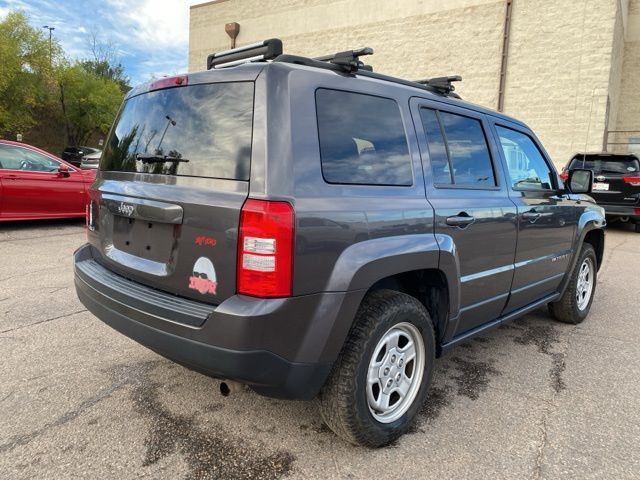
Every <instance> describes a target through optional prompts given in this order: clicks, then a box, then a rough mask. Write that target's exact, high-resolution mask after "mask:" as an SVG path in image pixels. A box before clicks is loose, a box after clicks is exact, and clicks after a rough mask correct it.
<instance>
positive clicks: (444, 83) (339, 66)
mask: <svg viewBox="0 0 640 480" xmlns="http://www.w3.org/2000/svg"><path fill="white" fill-rule="evenodd" d="M372 54H373V49H372V48H369V47H365V48H358V49H356V50H346V51H344V52H338V53H332V54H330V55H323V56H321V57H315V58H310V57H303V56H300V55H289V54H283V53H282V41H281V40H280V39H278V38H271V39H269V40H264V41H262V42H258V43H252V44H251V45H245V46H244V47H239V48H234V49H231V50H225V51H223V52H217V53H212V54H211V55H209V56H208V57H207V70H211V69H214V68H225V67H233V66H235V65H240V64H242V63H248V62H261V61H262V62H264V61H267V60H273V61H275V62H281V63H293V64H297V65H305V66H308V67H315V68H322V69H326V70H333V71H335V72H342V73H348V74H355V73H357V74H358V75H362V76H365V77H370V78H375V79H377V80H383V81H386V82H393V83H398V84H401V85H406V86H409V87H414V88H420V89H422V90H427V91H429V92H432V93H436V94H439V95H444V96H446V97H453V98H460V96H459V95H458V94H456V93H454V90H455V87H454V86H453V82H459V81H461V80H462V77H461V76H459V75H454V76H450V77H438V78H429V79H427V80H418V81H411V80H404V79H402V78H397V77H391V76H389V75H382V74H380V73H374V72H373V68H371V66H370V65H365V64H364V63H363V62H362V61H361V60H360V57H363V56H366V55H372Z"/></svg>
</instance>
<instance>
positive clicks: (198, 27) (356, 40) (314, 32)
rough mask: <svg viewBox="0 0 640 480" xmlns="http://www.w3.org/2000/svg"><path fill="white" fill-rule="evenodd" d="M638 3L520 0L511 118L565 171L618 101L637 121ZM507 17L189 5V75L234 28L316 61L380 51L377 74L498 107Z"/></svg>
mask: <svg viewBox="0 0 640 480" xmlns="http://www.w3.org/2000/svg"><path fill="white" fill-rule="evenodd" d="M639 1H640V0H572V1H570V0H514V3H513V5H514V6H513V22H512V27H511V45H510V49H509V60H508V61H509V63H508V70H507V83H506V94H505V111H506V113H508V114H511V115H513V116H516V117H518V118H520V119H522V120H524V121H525V122H527V123H528V124H529V125H531V127H532V128H533V129H534V130H535V131H536V133H537V134H538V135H539V137H540V138H541V139H542V141H543V143H544V144H545V146H546V148H547V150H548V151H549V153H550V154H551V156H552V157H553V158H554V161H555V162H556V163H557V164H558V165H563V164H564V163H565V162H566V161H567V158H568V157H569V156H570V155H571V154H572V153H573V152H574V151H577V150H582V149H584V147H585V144H586V145H587V147H588V149H592V150H600V149H601V148H602V143H603V134H604V129H605V121H606V109H607V107H606V105H607V96H608V95H609V96H612V97H613V98H612V101H611V108H610V112H611V114H612V115H610V120H609V122H610V124H611V123H612V120H611V118H613V122H614V123H615V124H616V125H618V124H619V123H620V122H622V123H629V122H632V121H633V118H635V119H636V123H637V119H638V118H639V117H638V116H636V115H638V114H637V113H636V112H634V111H633V108H632V107H631V106H628V107H625V106H624V105H625V102H626V101H618V100H617V99H618V98H625V95H628V93H626V94H625V92H628V91H629V90H633V85H632V84H631V83H630V82H629V81H627V82H626V83H625V80H626V77H625V78H623V79H622V80H620V74H619V73H618V71H619V70H620V68H621V66H623V65H624V67H622V70H623V71H624V72H625V75H626V72H627V71H629V72H631V71H633V70H634V68H638V66H637V58H638V52H637V50H634V48H637V47H634V46H633V42H632V43H629V42H628V41H627V42H622V41H621V39H622V38H623V34H621V33H620V32H621V31H627V32H628V31H629V30H630V25H628V27H627V29H626V30H625V29H624V27H623V25H624V24H625V23H633V15H634V13H633V12H634V11H636V10H637V3H638V2H639ZM627 2H628V3H629V7H628V10H629V12H628V18H627ZM504 12H505V2H504V0H449V1H448V2H442V1H441V0H401V1H395V2H390V1H388V0H284V1H275V0H262V1H258V0H224V1H218V2H210V3H208V4H204V5H201V6H194V7H192V8H191V19H190V36H189V69H190V70H201V69H203V68H204V67H205V61H206V57H207V55H208V54H209V53H211V52H215V51H219V50H225V49H227V48H229V38H228V36H227V35H226V33H225V32H224V24H225V23H227V22H233V21H235V22H238V23H240V25H241V27H240V35H239V37H238V40H237V41H238V45H243V44H247V43H251V42H255V41H258V40H262V39H265V38H269V37H279V38H281V39H282V40H283V42H284V46H285V51H287V52H288V53H297V54H302V55H310V56H314V55H321V54H325V53H331V52H334V51H340V50H344V49H348V48H355V47H360V46H370V47H373V48H374V50H375V51H376V53H375V55H374V56H373V57H370V59H367V61H368V63H371V64H372V65H373V66H374V69H375V70H376V71H378V72H382V73H387V74H391V75H398V76H401V77H404V78H409V79H417V78H424V77H430V76H440V75H448V74H460V75H462V76H463V78H464V81H463V82H462V84H461V85H460V86H459V88H458V91H459V93H460V94H461V95H462V96H463V97H464V98H465V99H467V100H469V101H472V102H475V103H479V104H481V105H485V106H488V107H490V108H495V107H496V105H497V100H498V88H499V71H500V53H501V47H502V33H503V21H504ZM623 13H624V16H623ZM628 52H630V53H628ZM633 55H635V58H636V61H635V63H634V60H633V58H631V57H633ZM630 58H631V59H630ZM623 76H624V75H623ZM636 78H639V77H636ZM636 91H637V88H636ZM638 104H640V102H637V101H636V103H635V105H636V106H637V105H638ZM627 117H629V118H630V120H627Z"/></svg>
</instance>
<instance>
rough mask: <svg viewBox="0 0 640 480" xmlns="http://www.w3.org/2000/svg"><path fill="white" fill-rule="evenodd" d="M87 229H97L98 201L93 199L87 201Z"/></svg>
mask: <svg viewBox="0 0 640 480" xmlns="http://www.w3.org/2000/svg"><path fill="white" fill-rule="evenodd" d="M87 229H88V230H91V231H92V232H93V231H94V230H95V229H96V202H94V201H93V200H90V201H89V203H87Z"/></svg>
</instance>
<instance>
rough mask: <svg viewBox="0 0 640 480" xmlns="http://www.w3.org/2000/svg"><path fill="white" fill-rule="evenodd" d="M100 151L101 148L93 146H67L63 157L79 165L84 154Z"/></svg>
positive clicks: (74, 164)
mask: <svg viewBox="0 0 640 480" xmlns="http://www.w3.org/2000/svg"><path fill="white" fill-rule="evenodd" d="M100 151H101V150H100V149H98V148H93V147H67V148H65V149H64V150H63V151H62V159H63V160H65V161H67V162H69V163H70V164H71V165H73V166H75V167H79V166H80V162H81V161H82V157H83V156H85V155H88V154H90V153H96V152H100Z"/></svg>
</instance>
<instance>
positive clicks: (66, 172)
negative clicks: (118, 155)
mask: <svg viewBox="0 0 640 480" xmlns="http://www.w3.org/2000/svg"><path fill="white" fill-rule="evenodd" d="M95 177H96V171H95V170H80V169H79V168H77V167H74V166H72V165H71V164H69V163H67V162H65V161H64V160H62V159H60V158H58V157H56V156H55V155H51V154H50V153H47V152H45V151H44V150H40V149H39V148H36V147H32V146H31V145H26V144H24V143H18V142H11V141H9V140H0V221H7V220H33V219H45V218H72V217H84V216H85V207H86V205H87V199H88V197H87V190H88V188H89V186H90V185H91V183H93V180H94V179H95Z"/></svg>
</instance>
